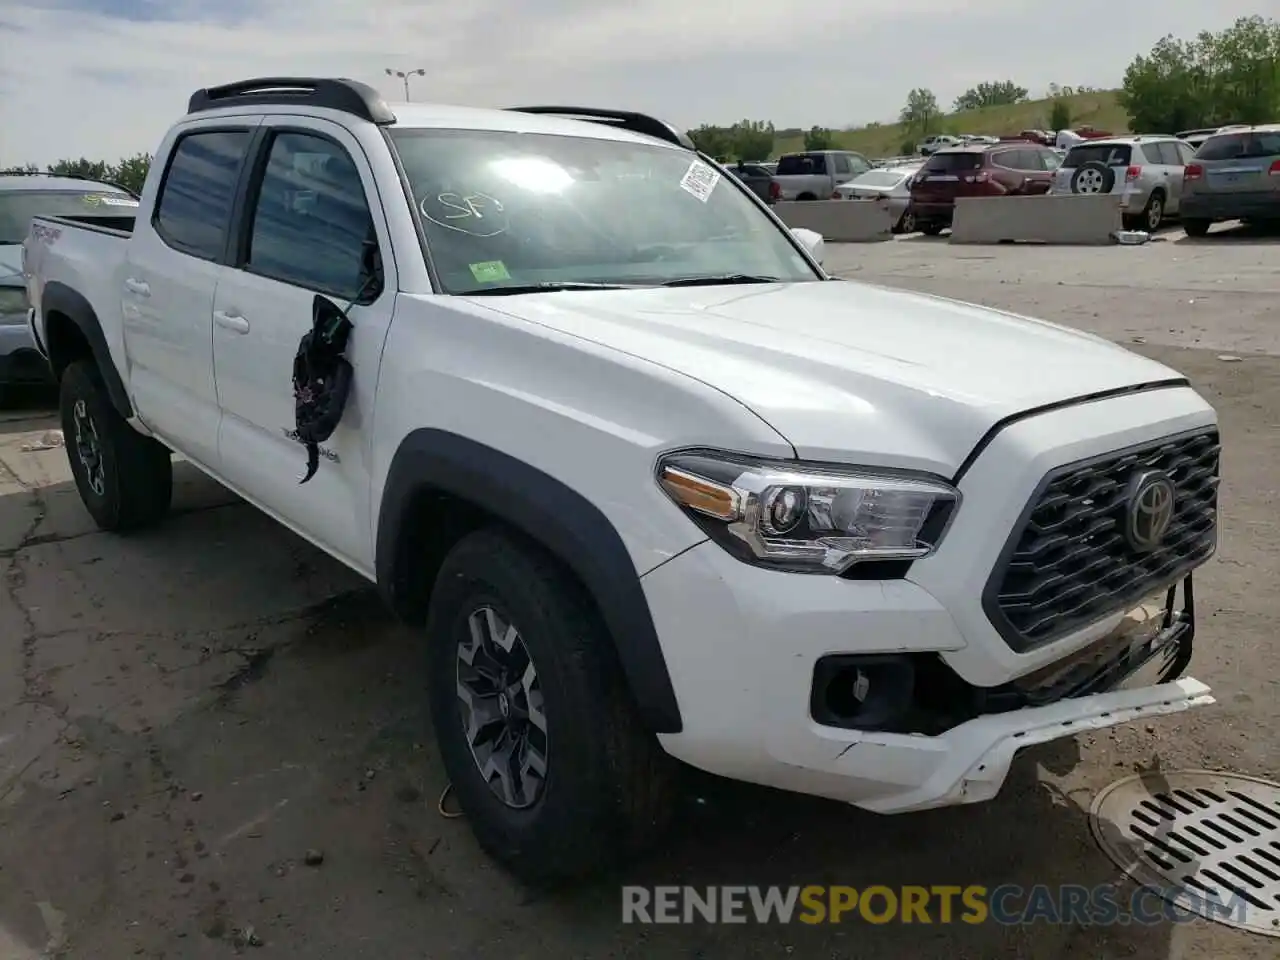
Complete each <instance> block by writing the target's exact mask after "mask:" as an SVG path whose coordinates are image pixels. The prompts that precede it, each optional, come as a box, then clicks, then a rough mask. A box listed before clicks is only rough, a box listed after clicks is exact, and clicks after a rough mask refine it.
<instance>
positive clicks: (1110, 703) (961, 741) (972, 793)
mask: <svg viewBox="0 0 1280 960" xmlns="http://www.w3.org/2000/svg"><path fill="white" fill-rule="evenodd" d="M1214 702H1215V700H1214V698H1213V696H1212V695H1211V694H1210V692H1209V688H1208V687H1207V686H1206V685H1205V684H1203V683H1201V682H1200V681H1199V680H1195V679H1192V678H1185V679H1182V680H1177V681H1174V682H1173V683H1162V684H1157V685H1156V686H1153V687H1143V688H1141V689H1137V690H1117V691H1113V692H1111V693H1101V694H1095V695H1094V696H1090V697H1081V698H1078V699H1075V700H1066V701H1063V702H1060V703H1056V704H1053V705H1051V706H1047V707H1033V708H1030V709H1026V710H1019V711H1016V712H1013V713H1005V714H994V715H989V716H985V717H980V718H978V719H977V720H971V721H970V722H968V723H966V724H963V725H961V726H959V727H956V728H955V729H954V730H952V731H950V732H949V733H946V734H943V735H942V736H940V737H928V738H926V737H875V736H873V735H868V736H867V737H865V738H864V739H862V740H861V741H859V742H855V743H854V744H852V745H850V746H849V747H846V748H845V749H843V750H841V751H840V753H839V754H838V755H837V756H836V757H835V758H833V761H832V765H833V772H836V773H838V774H841V773H842V774H843V775H845V776H858V775H859V773H858V768H859V767H860V766H861V765H862V764H863V763H864V762H865V760H866V759H867V758H870V757H873V756H877V755H878V756H879V758H880V762H883V761H884V760H886V759H887V754H888V753H889V752H892V753H894V754H898V755H899V757H900V758H902V759H905V756H906V755H912V759H911V761H910V765H911V766H912V767H917V768H918V767H920V766H922V765H923V766H932V771H931V772H930V773H929V775H928V776H927V777H926V778H925V779H924V780H923V782H921V783H919V784H918V785H915V786H912V785H908V784H903V788H902V789H901V790H898V791H895V792H890V793H887V794H885V795H883V796H880V797H876V798H873V799H870V800H863V801H861V802H859V803H858V805H859V806H861V807H864V808H866V809H868V810H873V811H875V812H877V813H906V812H909V811H912V810H927V809H930V808H933V807H943V806H950V805H954V804H962V803H979V802H981V801H984V800H990V799H991V798H992V797H994V796H995V795H996V793H998V792H999V790H1000V787H1001V786H1002V785H1003V784H1004V781H1005V778H1006V777H1007V776H1008V773H1009V765H1010V764H1011V763H1012V761H1013V757H1014V754H1015V753H1017V752H1018V751H1019V750H1022V749H1024V748H1025V747H1029V746H1032V745H1034V744H1040V743H1047V742H1049V741H1051V740H1056V739H1059V738H1060V737H1068V736H1072V735H1074V734H1076V733H1080V732H1081V731H1083V730H1099V729H1102V728H1104V727H1110V726H1114V725H1116V724H1119V723H1127V722H1129V721H1132V720H1140V719H1145V718H1147V717H1157V716H1163V715H1165V714H1170V713H1181V712H1182V711H1184V710H1189V709H1191V708H1192V707H1200V706H1208V705H1209V704H1212V703H1214ZM921 761H923V764H922V763H921Z"/></svg>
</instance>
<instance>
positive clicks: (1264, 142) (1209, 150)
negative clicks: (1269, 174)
mask: <svg viewBox="0 0 1280 960" xmlns="http://www.w3.org/2000/svg"><path fill="white" fill-rule="evenodd" d="M1275 156H1280V130H1266V131H1246V132H1242V133H1228V134H1223V135H1222V136H1220V137H1210V138H1209V139H1208V140H1206V141H1205V142H1204V145H1203V146H1202V147H1201V148H1200V152H1199V153H1197V154H1196V158H1197V159H1199V160H1249V159H1262V158H1263V157H1275Z"/></svg>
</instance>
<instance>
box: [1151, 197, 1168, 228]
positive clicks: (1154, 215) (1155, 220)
mask: <svg viewBox="0 0 1280 960" xmlns="http://www.w3.org/2000/svg"><path fill="white" fill-rule="evenodd" d="M1162 220H1164V203H1163V202H1162V201H1161V200H1160V198H1159V197H1152V198H1151V202H1150V203H1149V204H1147V229H1148V230H1149V231H1150V232H1152V233H1155V231H1156V228H1157V227H1159V226H1160V222H1161V221H1162Z"/></svg>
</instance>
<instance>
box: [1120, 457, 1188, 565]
mask: <svg viewBox="0 0 1280 960" xmlns="http://www.w3.org/2000/svg"><path fill="white" fill-rule="evenodd" d="M1129 490H1130V493H1129V504H1128V515H1127V518H1126V522H1125V538H1126V539H1127V540H1128V541H1129V546H1131V547H1132V548H1133V549H1134V550H1136V551H1137V552H1138V553H1150V552H1151V551H1152V550H1154V549H1156V548H1157V547H1158V546H1160V544H1161V542H1162V541H1163V540H1164V537H1165V534H1166V533H1168V532H1169V526H1170V525H1171V524H1172V523H1173V511H1174V499H1175V498H1176V496H1177V491H1176V490H1175V489H1174V486H1173V481H1172V480H1170V479H1169V476H1168V474H1166V473H1164V472H1163V471H1160V470H1147V471H1144V472H1143V473H1139V474H1137V475H1136V476H1135V477H1134V478H1133V480H1132V481H1131V483H1130V485H1129Z"/></svg>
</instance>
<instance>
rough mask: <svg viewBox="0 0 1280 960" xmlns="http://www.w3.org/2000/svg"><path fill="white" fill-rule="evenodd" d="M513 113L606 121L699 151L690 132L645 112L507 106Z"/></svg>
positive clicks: (624, 128)
mask: <svg viewBox="0 0 1280 960" xmlns="http://www.w3.org/2000/svg"><path fill="white" fill-rule="evenodd" d="M507 109H508V110H510V111H512V112H514V113H537V114H546V115H550V116H560V117H567V118H569V119H573V120H589V121H591V122H592V123H603V124H606V125H607V126H611V127H619V128H620V129H622V130H630V131H631V132H632V133H642V134H644V135H646V136H649V137H656V138H657V139H659V140H665V141H666V142H667V143H674V144H675V145H676V146H677V147H684V148H685V149H686V150H696V149H697V147H695V146H694V144H693V141H692V140H690V139H689V135H688V134H687V133H682V132H681V131H679V130H677V129H676V128H675V127H673V126H672V125H671V124H669V123H664V122H663V121H661V120H658V119H656V118H654V117H650V116H646V115H645V114H643V113H633V112H631V111H629V110H601V109H599V108H598V107H507Z"/></svg>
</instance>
